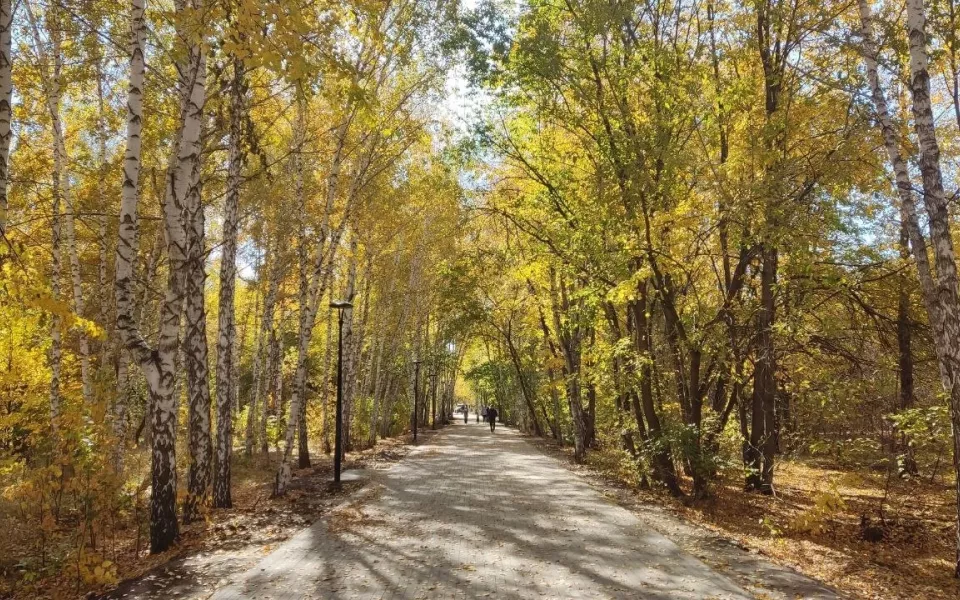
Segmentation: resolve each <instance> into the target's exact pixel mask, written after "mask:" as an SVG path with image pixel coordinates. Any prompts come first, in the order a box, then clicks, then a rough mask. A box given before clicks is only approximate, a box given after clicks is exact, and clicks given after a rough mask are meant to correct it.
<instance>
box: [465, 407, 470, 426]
mask: <svg viewBox="0 0 960 600" xmlns="http://www.w3.org/2000/svg"><path fill="white" fill-rule="evenodd" d="M468 416H470V409H468V408H467V405H466V404H464V405H463V424H464V425H466V424H467V417H468Z"/></svg>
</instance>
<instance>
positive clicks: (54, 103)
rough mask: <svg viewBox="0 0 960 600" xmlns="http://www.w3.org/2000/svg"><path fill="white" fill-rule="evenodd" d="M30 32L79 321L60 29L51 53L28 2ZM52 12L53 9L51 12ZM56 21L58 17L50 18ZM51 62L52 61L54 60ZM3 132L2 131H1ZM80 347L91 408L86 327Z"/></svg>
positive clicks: (52, 30) (54, 29)
mask: <svg viewBox="0 0 960 600" xmlns="http://www.w3.org/2000/svg"><path fill="white" fill-rule="evenodd" d="M24 4H25V8H26V11H27V17H28V19H29V21H30V29H31V32H32V33H33V40H34V44H35V45H36V51H37V58H38V59H39V62H40V76H41V78H42V80H43V91H44V95H45V96H46V104H47V111H48V113H49V115H50V126H51V129H52V130H53V132H52V133H53V185H54V189H55V190H59V191H58V192H55V193H59V195H60V197H61V199H62V201H63V217H64V218H63V226H64V231H63V232H64V233H65V234H66V246H67V248H66V249H67V260H68V261H69V262H70V283H71V285H72V292H73V312H74V313H75V314H76V315H77V317H78V318H83V314H84V302H83V286H82V280H81V272H80V255H79V252H78V251H77V234H76V227H75V219H74V216H75V211H74V206H73V195H72V193H71V187H70V175H69V173H68V172H67V168H68V164H67V163H68V158H67V146H66V141H65V139H64V131H63V121H62V120H61V116H60V94H61V82H60V74H61V71H62V67H63V52H62V51H61V48H60V43H61V40H60V27H59V25H58V24H57V23H56V22H52V24H51V26H50V27H49V28H48V29H49V35H50V42H51V46H52V47H51V50H50V52H49V53H48V52H47V49H46V44H45V43H44V41H43V39H42V38H41V36H40V28H39V26H38V24H37V19H36V16H35V15H34V13H33V8H32V6H31V5H30V3H29V2H24ZM50 10H53V9H50ZM48 17H51V20H55V18H56V15H53V16H51V15H48ZM51 59H52V60H51ZM51 62H52V64H53V73H50V72H48V69H47V65H49V64H51ZM0 133H2V132H0ZM78 333H79V346H80V379H81V382H82V391H83V399H84V402H85V403H86V404H87V405H88V406H89V405H90V404H91V403H92V402H93V380H92V374H91V373H90V339H89V337H88V335H87V332H86V330H85V329H84V328H82V327H81V328H80V330H79V332H78Z"/></svg>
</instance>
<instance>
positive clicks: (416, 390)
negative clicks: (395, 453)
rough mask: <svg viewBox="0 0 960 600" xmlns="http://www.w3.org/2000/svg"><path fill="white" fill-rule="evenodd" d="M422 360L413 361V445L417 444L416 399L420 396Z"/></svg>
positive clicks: (415, 359) (417, 417)
mask: <svg viewBox="0 0 960 600" xmlns="http://www.w3.org/2000/svg"><path fill="white" fill-rule="evenodd" d="M422 362H423V361H422V360H419V359H417V358H414V359H413V443H414V444H416V443H417V420H418V419H419V416H418V414H417V408H418V406H417V397H418V396H419V395H420V363H422Z"/></svg>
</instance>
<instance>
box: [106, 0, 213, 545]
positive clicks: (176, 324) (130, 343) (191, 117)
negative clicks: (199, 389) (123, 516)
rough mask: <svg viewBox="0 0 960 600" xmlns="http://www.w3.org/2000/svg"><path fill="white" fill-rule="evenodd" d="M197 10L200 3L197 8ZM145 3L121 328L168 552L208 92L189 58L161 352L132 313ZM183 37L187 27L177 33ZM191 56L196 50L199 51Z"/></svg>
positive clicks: (127, 159)
mask: <svg viewBox="0 0 960 600" xmlns="http://www.w3.org/2000/svg"><path fill="white" fill-rule="evenodd" d="M193 7H194V8H195V7H196V6H195V5H194V6H193ZM184 8H185V6H184V4H183V3H180V2H178V3H177V9H178V11H177V15H176V17H177V18H178V22H177V25H178V28H180V27H182V25H183V23H182V22H180V21H179V19H183V18H184V16H183V9H184ZM143 11H144V2H143V1H142V0H132V8H131V43H130V88H129V93H128V99H127V142H126V150H125V153H124V178H123V191H122V197H121V204H120V226H119V227H120V229H119V235H118V238H119V239H118V244H117V260H116V263H117V271H116V296H117V330H118V331H119V332H120V335H121V337H122V338H123V341H124V346H126V348H127V349H128V350H129V351H130V353H131V355H132V357H133V358H134V359H135V360H136V362H137V363H138V364H139V365H140V368H141V369H142V370H143V373H144V377H145V379H146V381H147V387H148V390H149V393H150V397H151V398H150V400H151V402H152V409H151V411H150V415H149V417H150V428H151V436H152V458H151V472H152V476H151V478H152V493H151V497H150V550H151V552H154V553H157V552H163V551H164V550H166V549H167V548H169V547H170V546H171V545H172V544H173V543H174V542H175V541H176V539H177V538H178V536H179V527H178V523H177V514H176V510H177V504H176V503H177V493H176V492H177V472H176V420H177V397H176V395H175V393H174V388H175V382H176V355H177V349H178V347H179V339H178V338H179V331H180V311H181V309H182V306H183V284H184V268H185V264H186V262H187V239H186V232H185V231H184V226H183V222H182V214H183V209H184V206H185V203H186V201H187V193H188V191H189V187H190V183H191V180H192V174H193V173H194V169H195V167H196V163H197V161H198V159H199V139H200V125H201V122H200V121H201V116H202V110H203V102H204V95H205V90H204V87H203V85H202V83H201V84H200V85H199V86H198V85H197V79H198V78H199V77H200V75H201V73H200V71H201V69H200V67H201V66H202V61H199V60H191V61H190V63H189V65H188V68H187V69H186V70H185V72H184V73H183V79H182V80H181V82H180V86H181V104H180V116H179V129H178V132H177V136H176V140H175V143H174V146H173V152H172V153H171V157H170V163H169V165H168V168H167V173H166V185H165V191H164V201H163V221H164V227H165V231H166V248H167V257H168V265H169V267H168V268H169V273H168V276H167V287H166V291H165V294H164V301H163V304H162V307H161V313H160V334H159V338H158V342H157V347H156V349H153V348H150V346H148V344H147V343H146V341H145V340H144V339H143V337H142V336H141V335H140V332H139V328H138V326H137V322H136V320H135V318H134V316H135V310H134V291H133V264H134V261H135V258H136V257H135V255H134V254H133V252H134V249H135V237H136V214H137V204H138V200H139V194H138V185H139V176H140V151H141V139H140V134H141V131H142V120H143V92H142V89H143V73H144V38H145V33H146V31H145V24H144V18H143ZM180 33H181V34H182V35H181V37H184V38H185V37H188V36H186V35H185V34H186V32H184V31H180ZM190 55H191V58H194V57H196V56H197V55H198V52H196V49H193V50H192V51H191V52H190Z"/></svg>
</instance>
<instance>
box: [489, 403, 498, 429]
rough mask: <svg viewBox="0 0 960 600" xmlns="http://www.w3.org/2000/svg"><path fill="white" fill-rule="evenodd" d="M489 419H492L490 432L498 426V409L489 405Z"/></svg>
mask: <svg viewBox="0 0 960 600" xmlns="http://www.w3.org/2000/svg"><path fill="white" fill-rule="evenodd" d="M487 420H488V421H490V433H493V431H494V430H495V429H496V428H497V409H495V408H494V407H492V406H491V407H489V408H488V409H487Z"/></svg>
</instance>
